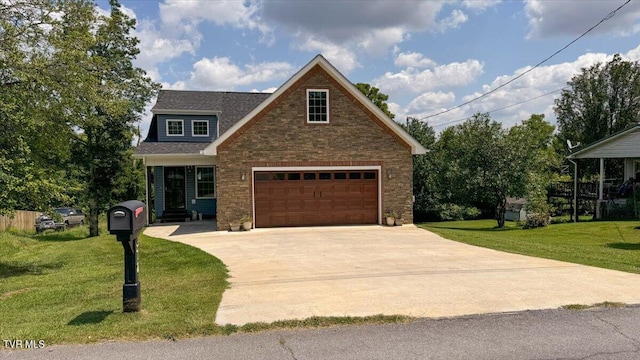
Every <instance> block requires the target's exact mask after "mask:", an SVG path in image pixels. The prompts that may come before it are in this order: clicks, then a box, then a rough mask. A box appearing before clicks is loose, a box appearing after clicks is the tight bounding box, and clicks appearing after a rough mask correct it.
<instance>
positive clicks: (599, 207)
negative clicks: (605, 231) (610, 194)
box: [596, 158, 604, 220]
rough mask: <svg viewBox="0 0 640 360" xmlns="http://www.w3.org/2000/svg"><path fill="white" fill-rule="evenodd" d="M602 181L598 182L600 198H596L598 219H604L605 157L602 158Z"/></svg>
mask: <svg viewBox="0 0 640 360" xmlns="http://www.w3.org/2000/svg"><path fill="white" fill-rule="evenodd" d="M599 178H600V183H599V184H598V185H599V186H598V200H596V219H598V220H599V219H602V203H603V195H604V158H600V174H599Z"/></svg>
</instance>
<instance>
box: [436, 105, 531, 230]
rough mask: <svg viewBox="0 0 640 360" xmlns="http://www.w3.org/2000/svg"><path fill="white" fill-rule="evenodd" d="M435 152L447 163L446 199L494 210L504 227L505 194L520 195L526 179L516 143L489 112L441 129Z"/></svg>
mask: <svg viewBox="0 0 640 360" xmlns="http://www.w3.org/2000/svg"><path fill="white" fill-rule="evenodd" d="M437 151H438V152H439V153H440V157H441V159H444V161H446V166H442V168H441V169H440V170H441V171H442V174H441V176H440V184H441V186H446V187H447V190H446V191H445V194H446V195H447V198H448V199H446V200H448V202H452V203H457V204H463V205H471V206H476V207H479V208H481V209H493V210H494V211H495V216H496V220H497V222H498V227H500V228H501V227H504V223H505V212H506V201H507V197H508V196H515V197H522V196H524V194H525V191H526V190H525V184H526V179H527V173H526V171H523V169H522V164H523V163H524V161H522V160H521V159H519V156H518V155H519V154H518V152H517V144H516V143H515V142H514V141H513V139H511V138H508V137H507V132H506V131H505V130H504V129H503V128H502V126H501V125H500V124H499V123H497V122H495V121H491V118H490V116H489V114H487V113H485V114H480V113H478V114H475V115H474V116H473V117H471V118H470V119H468V120H467V121H465V122H464V123H463V124H460V125H456V126H454V127H449V128H447V129H445V131H443V133H442V134H441V136H440V139H439V141H438V144H437Z"/></svg>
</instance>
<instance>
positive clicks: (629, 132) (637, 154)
mask: <svg viewBox="0 0 640 360" xmlns="http://www.w3.org/2000/svg"><path fill="white" fill-rule="evenodd" d="M567 157H568V158H569V159H599V158H603V159H613V158H640V124H638V125H635V126H633V127H631V128H628V129H626V130H623V131H620V132H618V133H615V134H612V135H610V136H608V137H605V138H604V139H601V140H599V141H597V142H595V143H593V144H590V145H588V146H586V147H584V148H582V149H580V150H578V151H576V152H574V153H573V154H571V155H569V156H567Z"/></svg>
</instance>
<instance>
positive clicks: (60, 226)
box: [35, 214, 65, 233]
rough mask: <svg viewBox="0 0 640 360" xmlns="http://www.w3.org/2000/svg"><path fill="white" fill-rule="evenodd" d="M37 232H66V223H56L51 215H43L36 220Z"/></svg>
mask: <svg viewBox="0 0 640 360" xmlns="http://www.w3.org/2000/svg"><path fill="white" fill-rule="evenodd" d="M35 227H36V232H39V233H40V232H43V231H45V230H49V229H51V230H64V229H65V224H64V223H56V222H55V221H54V220H53V219H52V218H51V217H50V216H49V215H45V214H41V215H40V216H38V217H37V218H36V224H35Z"/></svg>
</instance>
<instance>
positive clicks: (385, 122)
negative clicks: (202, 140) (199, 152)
mask: <svg viewBox="0 0 640 360" xmlns="http://www.w3.org/2000/svg"><path fill="white" fill-rule="evenodd" d="M316 67H319V68H320V69H321V70H323V71H324V72H325V73H326V74H327V75H328V76H329V78H330V79H332V80H333V81H335V82H336V83H337V85H339V86H340V87H342V88H343V89H345V91H347V92H348V93H349V94H350V95H351V96H353V97H354V98H355V99H356V100H357V102H358V103H359V105H361V106H362V107H363V108H364V109H366V111H367V112H370V113H371V114H373V116H374V117H375V118H376V119H377V120H379V122H380V123H381V126H384V127H387V128H388V129H389V130H390V131H391V132H392V133H393V134H394V136H395V137H396V138H397V139H398V140H399V141H401V142H403V143H405V144H406V145H407V146H408V147H409V148H410V149H411V153H412V154H424V153H426V152H427V149H425V148H424V146H422V145H421V144H420V143H419V142H418V141H417V140H415V139H414V138H413V137H411V136H410V135H409V134H407V132H405V131H404V129H402V127H401V126H400V125H399V124H398V123H396V122H395V121H393V120H391V119H390V118H389V117H388V116H386V115H385V114H384V113H383V112H382V111H381V110H380V109H379V108H378V107H377V106H375V105H374V104H373V103H372V102H371V101H370V100H369V99H368V98H367V97H366V96H365V95H364V94H362V93H361V92H360V90H358V88H356V86H355V85H354V84H353V83H351V82H350V81H349V80H347V78H346V77H345V76H344V75H342V74H341V73H340V72H339V71H338V70H337V69H336V68H335V67H333V65H331V64H330V63H329V62H328V61H327V60H326V59H325V58H324V57H322V55H317V56H316V57H315V58H313V60H311V61H310V62H309V63H308V64H307V65H305V66H304V67H303V68H302V69H300V70H299V71H298V72H297V73H296V74H294V75H293V76H292V77H291V78H290V79H289V80H287V82H285V83H284V84H283V85H282V86H281V87H280V88H278V90H277V91H276V92H275V93H273V94H272V95H271V96H270V97H269V98H268V99H266V100H265V101H264V102H262V103H261V104H260V105H258V106H257V107H256V108H255V109H253V110H252V111H251V112H249V113H248V114H247V115H246V116H244V117H243V118H242V119H241V120H240V121H238V122H237V123H235V124H234V125H233V126H232V127H231V128H230V129H229V130H228V131H226V132H224V133H223V134H222V135H221V136H220V137H219V138H218V139H216V140H215V141H214V142H212V143H211V144H210V145H209V146H207V148H206V149H204V151H203V153H204V154H205V155H216V154H217V151H218V147H220V146H224V144H225V143H226V142H227V141H233V139H235V138H236V137H237V136H239V135H240V134H241V133H242V132H243V128H245V127H246V126H249V125H250V124H249V123H250V122H251V120H252V119H253V118H255V117H256V116H258V115H259V114H260V113H261V112H263V111H268V110H269V109H270V108H271V107H272V106H273V105H274V103H275V102H276V101H277V100H278V99H279V98H280V97H281V96H286V95H287V94H288V93H289V92H290V91H291V88H292V87H293V86H294V85H295V84H296V83H298V81H300V80H301V79H303V78H304V77H305V76H307V75H308V74H309V73H310V72H312V71H317V69H316Z"/></svg>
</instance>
